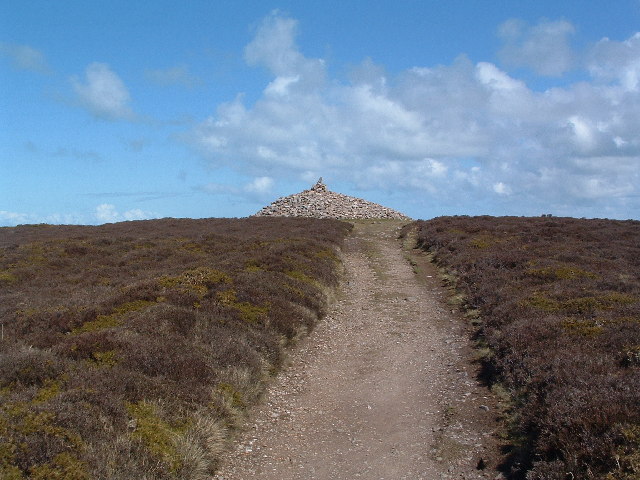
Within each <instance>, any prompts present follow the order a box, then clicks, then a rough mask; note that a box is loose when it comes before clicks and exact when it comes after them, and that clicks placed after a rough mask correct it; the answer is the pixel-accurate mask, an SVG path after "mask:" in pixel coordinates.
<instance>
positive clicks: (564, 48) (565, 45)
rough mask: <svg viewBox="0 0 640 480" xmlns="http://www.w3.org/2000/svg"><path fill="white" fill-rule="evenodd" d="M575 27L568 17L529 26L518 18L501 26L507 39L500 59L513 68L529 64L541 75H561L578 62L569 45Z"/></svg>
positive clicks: (504, 39) (501, 32) (503, 35)
mask: <svg viewBox="0 0 640 480" xmlns="http://www.w3.org/2000/svg"><path fill="white" fill-rule="evenodd" d="M574 33H575V27H574V26H573V25H572V24H571V23H569V22H567V21H564V20H559V21H549V20H543V21H541V22H540V23H538V24H537V25H533V26H529V25H527V24H526V23H525V22H523V21H521V20H518V19H511V20H507V21H506V22H504V23H503V24H502V25H500V27H499V29H498V34H499V36H500V37H501V38H502V40H503V41H504V46H503V48H502V50H501V51H500V53H499V55H500V59H501V60H502V61H503V62H504V63H505V64H507V65H509V66H512V67H528V68H531V69H532V70H533V71H535V72H536V73H538V74H541V75H551V76H558V75H561V74H563V73H564V72H566V71H568V70H570V69H571V68H572V67H573V66H574V63H575V61H576V59H575V54H574V52H573V49H572V48H571V45H570V44H569V37H570V35H572V34H574Z"/></svg>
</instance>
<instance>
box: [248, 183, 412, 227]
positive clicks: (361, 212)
mask: <svg viewBox="0 0 640 480" xmlns="http://www.w3.org/2000/svg"><path fill="white" fill-rule="evenodd" d="M254 216H256V217H266V216H274V217H313V218H337V219H356V218H389V219H391V218H393V219H409V217H407V216H406V215H404V214H402V213H400V212H398V211H396V210H393V209H391V208H388V207H383V206H382V205H378V204H377V203H373V202H368V201H366V200H363V199H361V198H356V197H350V196H348V195H343V194H341V193H336V192H332V191H331V190H329V189H328V188H327V186H326V185H325V184H324V182H323V181H322V177H320V179H319V180H318V181H317V182H316V184H315V185H313V186H312V187H311V188H310V189H308V190H303V191H302V192H300V193H295V194H293V195H289V196H286V197H281V198H278V199H277V200H276V201H274V202H273V203H271V204H270V205H267V206H266V207H264V208H263V209H261V210H260V211H259V212H257V213H256V214H255V215H254Z"/></svg>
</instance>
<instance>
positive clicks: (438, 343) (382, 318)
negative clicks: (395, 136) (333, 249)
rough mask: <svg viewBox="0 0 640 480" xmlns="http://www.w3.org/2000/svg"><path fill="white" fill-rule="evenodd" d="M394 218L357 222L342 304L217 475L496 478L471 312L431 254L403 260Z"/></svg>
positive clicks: (491, 414)
mask: <svg viewBox="0 0 640 480" xmlns="http://www.w3.org/2000/svg"><path fill="white" fill-rule="evenodd" d="M399 225H400V223H398V222H393V221H381V222H371V221H367V222H360V223H358V224H357V225H356V228H355V230H354V232H353V234H352V235H351V236H350V237H349V238H348V240H347V243H346V246H345V249H344V252H343V253H344V262H345V268H346V272H345V275H346V279H345V282H344V286H343V288H342V291H341V292H340V295H339V298H338V300H337V302H336V303H335V304H334V306H333V308H332V310H331V311H330V313H329V315H328V316H327V318H326V319H324V320H323V321H322V322H321V323H320V324H319V325H318V327H317V328H316V330H315V331H314V332H313V334H312V335H311V336H310V337H309V338H308V339H306V340H305V341H304V342H303V343H302V344H301V345H300V346H299V348H296V349H295V351H294V352H293V353H292V354H291V357H290V362H289V366H288V367H287V368H285V369H284V371H283V372H282V373H281V374H280V375H279V376H278V378H277V379H276V380H275V381H274V383H273V385H272V386H271V388H270V390H269V392H268V393H267V394H266V397H265V401H264V402H263V404H262V405H261V406H259V407H257V408H256V409H255V411H254V412H253V414H252V417H251V419H250V422H249V426H248V428H247V430H246V432H244V434H243V435H242V436H241V437H240V438H239V440H238V443H237V446H236V448H235V449H234V450H233V451H231V452H229V454H228V455H227V457H226V459H225V461H224V464H223V467H222V468H221V470H220V471H219V473H218V474H217V475H216V476H215V477H214V478H215V479H217V480H223V479H224V480H246V479H264V480H269V479H274V480H275V479H278V480H288V479H327V480H329V479H331V480H334V479H337V480H340V479H345V480H346V479H356V478H362V479H367V480H368V479H376V480H382V479H385V480H401V479H407V480H418V479H424V480H431V479H440V478H455V479H475V478H500V475H499V474H498V473H497V472H496V471H495V470H494V467H495V463H496V462H497V460H496V459H497V458H498V455H497V442H496V438H495V437H496V436H495V434H494V431H495V429H496V409H495V404H494V401H493V400H492V398H491V396H490V394H489V393H488V391H487V390H486V389H485V388H483V387H481V386H479V385H478V383H477V381H476V380H475V376H476V373H477V372H476V371H475V368H476V367H475V366H474V365H473V364H472V362H471V361H470V356H471V355H472V351H471V349H470V347H469V344H468V340H467V334H466V333H465V331H464V322H463V321H462V320H461V319H460V315H459V314H458V313H455V312H452V307H451V306H449V305H448V304H447V303H446V298H447V291H446V289H444V288H443V287H442V286H441V282H440V280H439V279H438V278H437V273H436V272H435V270H434V269H433V267H432V266H431V265H430V264H429V263H428V262H427V261H426V259H425V258H424V257H419V254H417V253H416V252H413V253H412V255H413V256H414V257H413V259H414V267H412V265H411V264H410V263H409V262H408V261H407V258H406V257H407V255H408V253H407V252H406V251H404V250H403V248H402V246H401V244H400V242H399V241H398V240H397V239H396V237H397V234H398V228H399ZM416 255H417V256H416ZM418 268H419V273H418V274H416V273H415V272H414V269H418ZM479 465H480V467H485V465H486V467H485V468H478V466H479Z"/></svg>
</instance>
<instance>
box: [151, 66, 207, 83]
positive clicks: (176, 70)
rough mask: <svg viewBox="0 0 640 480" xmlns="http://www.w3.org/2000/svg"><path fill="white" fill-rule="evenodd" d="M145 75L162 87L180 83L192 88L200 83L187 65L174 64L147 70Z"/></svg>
mask: <svg viewBox="0 0 640 480" xmlns="http://www.w3.org/2000/svg"><path fill="white" fill-rule="evenodd" d="M145 76H146V77H147V79H148V80H149V81H151V82H153V83H155V84H156V85H160V86H163V87H166V86H172V85H182V86H183V87H187V88H193V87H195V86H197V85H199V84H200V83H201V80H200V78H198V77H197V76H196V75H193V74H192V73H191V72H190V71H189V67H188V66H187V65H176V66H174V67H169V68H166V69H164V70H163V69H159V70H147V71H146V72H145Z"/></svg>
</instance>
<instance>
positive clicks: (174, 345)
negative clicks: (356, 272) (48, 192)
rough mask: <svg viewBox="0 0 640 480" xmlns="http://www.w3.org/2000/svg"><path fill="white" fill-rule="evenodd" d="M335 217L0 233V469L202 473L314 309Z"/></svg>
mask: <svg viewBox="0 0 640 480" xmlns="http://www.w3.org/2000/svg"><path fill="white" fill-rule="evenodd" d="M349 227H350V226H349V225H348V224H345V223H342V222H338V221H334V220H317V219H295V218H250V219H237V220H230V219H227V220H225V219H207V220H176V219H164V220H154V221H141V222H125V223H118V224H111V225H104V226H100V227H80V226H50V225H33V226H19V227H15V228H0V321H1V322H2V326H3V340H2V341H0V478H2V479H23V478H32V479H52V478H56V479H65V480H72V479H73V480H76V479H89V478H100V479H114V480H115V479H119V480H120V479H140V478H145V479H149V480H151V479H203V478H210V476H211V474H212V473H213V471H214V469H215V467H216V463H217V461H218V455H219V453H220V452H221V449H222V448H224V446H225V443H226V442H227V441H228V439H229V437H230V436H231V434H232V433H233V431H234V429H236V428H237V427H238V425H239V422H240V421H241V420H242V417H243V414H244V411H245V410H246V408H247V406H249V405H251V404H252V403H255V401H256V400H257V399H258V397H259V396H260V394H261V392H262V391H263V389H264V386H265V383H266V381H267V380H268V378H269V376H270V375H272V374H273V373H274V372H276V371H277V370H278V368H279V367H280V365H281V363H282V361H283V354H284V349H285V348H286V347H287V346H288V345H290V344H291V343H292V342H294V341H295V340H296V339H297V338H298V337H300V336H301V335H304V334H305V333H306V332H308V331H310V330H311V329H312V328H313V327H314V324H315V323H316V321H317V320H318V319H319V318H320V317H321V316H322V315H323V314H324V312H325V307H326V303H327V295H328V294H329V293H330V292H331V290H332V289H333V288H334V287H336V285H337V281H338V272H339V261H338V256H337V253H338V250H339V248H340V245H341V242H342V240H343V238H344V236H345V235H346V233H347V232H348V230H349Z"/></svg>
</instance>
